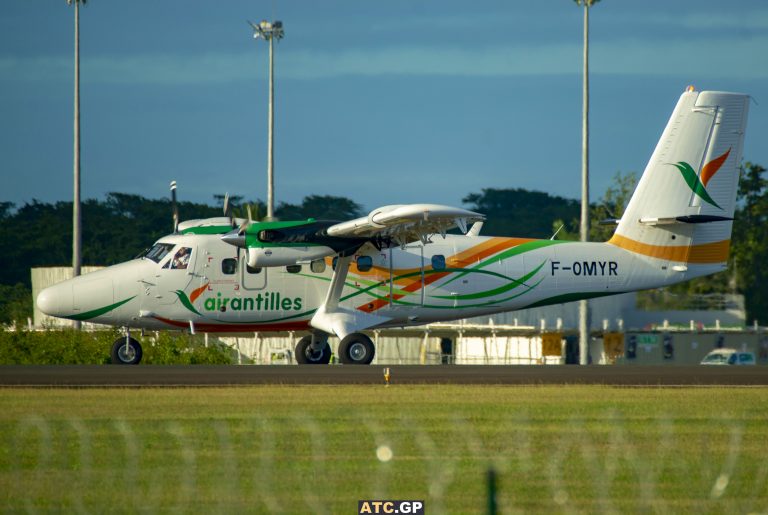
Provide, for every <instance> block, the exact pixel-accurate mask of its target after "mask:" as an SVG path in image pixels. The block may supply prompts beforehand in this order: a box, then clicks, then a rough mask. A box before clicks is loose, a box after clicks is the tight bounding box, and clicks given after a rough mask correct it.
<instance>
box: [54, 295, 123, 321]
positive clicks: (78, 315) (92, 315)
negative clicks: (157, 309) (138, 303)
mask: <svg viewBox="0 0 768 515" xmlns="http://www.w3.org/2000/svg"><path fill="white" fill-rule="evenodd" d="M135 297H136V295H134V296H133V297H128V298H127V299H125V300H121V301H119V302H115V303H114V304H110V305H109V306H104V307H103V308H99V309H94V310H92V311H86V312H85V313H76V314H74V315H69V316H68V317H67V318H71V319H72V320H88V319H91V318H96V317H98V316H101V315H103V314H105V313H109V312H110V311H112V310H113V309H116V308H119V307H120V306H122V305H123V304H125V303H126V302H128V301H130V300H132V299H134V298H135Z"/></svg>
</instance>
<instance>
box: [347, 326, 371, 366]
mask: <svg viewBox="0 0 768 515" xmlns="http://www.w3.org/2000/svg"><path fill="white" fill-rule="evenodd" d="M375 354H376V348H375V347H374V346H373V342H372V341H371V339H370V338H368V337H367V336H366V335H364V334H363V333H352V334H348V335H347V336H345V337H344V338H342V340H341V342H340V343H339V361H341V362H342V363H344V364H345V365H370V364H371V361H373V356H374V355H375Z"/></svg>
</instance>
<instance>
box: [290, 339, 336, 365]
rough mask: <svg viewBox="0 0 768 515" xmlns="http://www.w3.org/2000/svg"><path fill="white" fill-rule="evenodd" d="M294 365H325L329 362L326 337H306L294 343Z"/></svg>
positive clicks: (329, 356) (329, 347)
mask: <svg viewBox="0 0 768 515" xmlns="http://www.w3.org/2000/svg"><path fill="white" fill-rule="evenodd" d="M295 353H296V363H298V364H299V365H327V364H328V363H330V361H331V346H330V345H328V337H327V336H325V337H323V336H319V335H307V336H304V337H302V338H301V339H300V340H299V341H298V343H296V349H295Z"/></svg>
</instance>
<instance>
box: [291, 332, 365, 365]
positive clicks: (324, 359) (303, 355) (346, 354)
mask: <svg viewBox="0 0 768 515" xmlns="http://www.w3.org/2000/svg"><path fill="white" fill-rule="evenodd" d="M295 350H296V362H297V363H298V364H300V365H327V364H328V363H329V362H330V361H331V346H330V345H328V337H327V336H326V335H317V334H315V335H308V336H304V337H303V338H301V339H300V340H299V341H298V343H297V344H296V349H295ZM375 354H376V349H375V347H374V345H373V342H372V341H371V339H370V338H368V337H367V336H366V335H364V334H363V333H352V334H348V335H347V336H345V337H344V338H342V340H341V342H340V343H339V362H341V363H343V364H345V365H370V364H371V361H373V356H374V355H375Z"/></svg>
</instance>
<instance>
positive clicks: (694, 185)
mask: <svg viewBox="0 0 768 515" xmlns="http://www.w3.org/2000/svg"><path fill="white" fill-rule="evenodd" d="M730 153H731V149H730V148H729V149H728V150H726V151H725V153H724V154H723V155H721V156H720V157H716V158H715V159H713V160H712V161H710V162H709V163H707V164H705V165H704V167H703V168H702V169H701V175H700V176H699V175H697V174H696V171H695V170H694V169H693V167H692V166H691V165H689V164H688V163H686V162H685V161H680V162H679V163H674V164H672V163H670V164H672V166H674V167H675V168H677V169H678V170H680V173H681V174H682V175H683V179H685V182H686V184H688V187H689V188H691V191H693V192H694V193H695V194H696V195H697V196H698V197H699V198H700V199H701V200H703V201H704V202H706V203H708V204H710V205H713V206H715V207H716V208H718V209H723V208H722V207H720V206H719V205H718V204H717V202H715V201H714V200H712V197H710V196H709V193H708V192H707V184H709V181H710V180H711V179H712V177H714V176H715V174H716V173H717V172H718V170H720V167H721V166H723V163H724V162H725V160H726V159H728V155H729V154H730Z"/></svg>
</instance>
